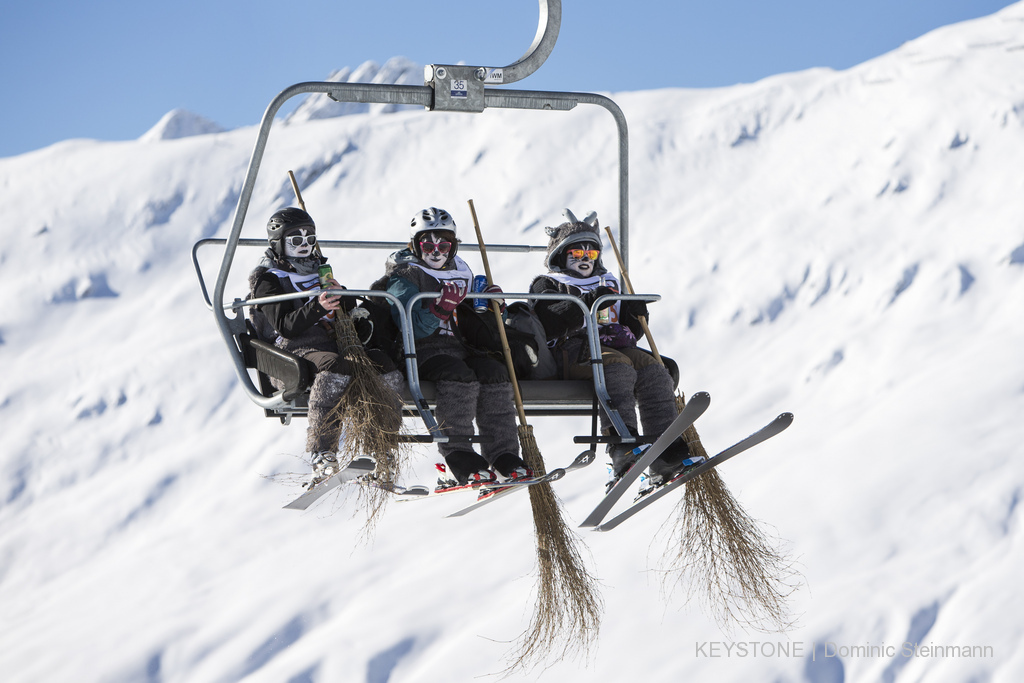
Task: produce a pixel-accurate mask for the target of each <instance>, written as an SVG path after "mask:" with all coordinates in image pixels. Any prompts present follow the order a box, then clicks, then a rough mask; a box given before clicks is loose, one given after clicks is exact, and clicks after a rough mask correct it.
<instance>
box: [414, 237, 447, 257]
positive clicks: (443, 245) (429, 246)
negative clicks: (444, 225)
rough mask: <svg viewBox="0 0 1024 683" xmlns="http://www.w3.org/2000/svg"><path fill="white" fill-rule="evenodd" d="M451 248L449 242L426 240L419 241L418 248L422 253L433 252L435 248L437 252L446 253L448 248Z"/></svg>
mask: <svg viewBox="0 0 1024 683" xmlns="http://www.w3.org/2000/svg"><path fill="white" fill-rule="evenodd" d="M451 248H452V243H451V242H430V241H428V240H424V241H422V242H420V249H421V250H422V251H423V253H424V254H433V253H434V251H435V250H436V251H437V252H438V253H439V254H447V253H448V250H449V249H451Z"/></svg>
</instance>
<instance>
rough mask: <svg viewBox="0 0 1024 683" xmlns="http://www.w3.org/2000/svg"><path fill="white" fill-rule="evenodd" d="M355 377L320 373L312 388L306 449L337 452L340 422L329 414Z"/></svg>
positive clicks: (310, 451) (310, 391)
mask: <svg viewBox="0 0 1024 683" xmlns="http://www.w3.org/2000/svg"><path fill="white" fill-rule="evenodd" d="M351 381H352V377H350V376H349V375H339V374H337V373H335V372H319V373H317V375H316V377H314V378H313V385H312V386H311V387H310V389H309V409H308V411H307V416H308V418H309V428H308V429H307V430H306V451H307V452H309V453H324V452H328V453H337V452H338V442H339V441H340V440H341V423H340V422H339V421H337V420H330V419H328V415H329V414H330V412H331V411H332V410H334V408H335V406H337V405H338V402H339V401H340V400H341V397H342V396H343V395H344V394H345V390H346V389H348V385H349V383H350V382H351Z"/></svg>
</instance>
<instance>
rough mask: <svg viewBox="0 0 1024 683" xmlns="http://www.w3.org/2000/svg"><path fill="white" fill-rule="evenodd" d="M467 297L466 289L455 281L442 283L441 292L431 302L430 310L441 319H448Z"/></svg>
mask: <svg viewBox="0 0 1024 683" xmlns="http://www.w3.org/2000/svg"><path fill="white" fill-rule="evenodd" d="M465 298H466V289H465V288H464V287H460V286H459V285H458V284H456V283H454V282H445V283H444V284H443V285H441V294H440V295H438V297H437V299H435V300H434V301H431V302H430V312H431V313H433V314H434V315H436V316H437V317H438V318H440V319H441V320H447V319H448V318H449V317H450V316H451V314H452V312H453V311H455V309H456V308H457V307H458V305H459V304H461V303H462V300H463V299H465Z"/></svg>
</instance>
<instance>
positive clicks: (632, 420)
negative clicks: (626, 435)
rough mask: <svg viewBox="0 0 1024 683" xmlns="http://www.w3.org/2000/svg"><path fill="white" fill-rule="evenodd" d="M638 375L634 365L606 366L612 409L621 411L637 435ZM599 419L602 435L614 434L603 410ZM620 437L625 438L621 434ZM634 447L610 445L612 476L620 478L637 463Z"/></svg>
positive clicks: (625, 421)
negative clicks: (635, 390) (633, 454)
mask: <svg viewBox="0 0 1024 683" xmlns="http://www.w3.org/2000/svg"><path fill="white" fill-rule="evenodd" d="M636 379H637V374H636V370H634V369H633V366H632V365H626V364H625V363H609V364H608V365H605V366H604V381H605V385H606V386H607V387H608V396H609V397H610V398H611V400H612V407H613V408H615V409H616V410H618V411H619V416H620V417H621V418H622V422H623V423H624V424H625V425H626V428H627V429H629V431H630V432H632V435H633V436H636V435H637V430H636V397H635V395H634V393H633V391H634V387H635V386H636ZM598 418H599V420H600V424H601V433H602V434H604V435H606V436H608V435H611V434H613V433H614V428H613V427H612V421H611V419H610V418H609V417H608V416H607V415H606V414H605V412H604V411H603V410H602V411H600V413H599V415H598ZM619 436H623V435H622V434H619ZM633 448H634V446H633V445H631V444H608V455H609V456H610V457H611V459H612V475H613V476H614V477H616V478H617V477H619V476H621V475H622V473H623V472H625V471H626V470H627V469H629V466H630V465H632V464H633V463H634V462H636V458H633V457H631V455H630V454H631V453H632V451H633Z"/></svg>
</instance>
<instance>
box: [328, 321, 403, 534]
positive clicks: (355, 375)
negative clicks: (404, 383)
mask: <svg viewBox="0 0 1024 683" xmlns="http://www.w3.org/2000/svg"><path fill="white" fill-rule="evenodd" d="M334 330H335V334H336V336H337V340H338V352H339V354H340V355H341V356H342V357H343V358H345V359H346V360H347V361H348V362H349V365H350V367H351V368H352V380H351V382H350V383H349V387H348V390H347V391H346V392H345V393H344V394H343V395H342V397H341V400H340V401H339V402H338V405H336V406H335V407H334V408H333V409H332V410H331V411H330V413H329V414H328V416H327V419H326V420H325V421H324V422H325V424H324V425H323V430H325V431H328V432H330V431H334V433H337V431H335V430H338V429H339V427H340V432H341V434H342V435H343V436H342V440H341V443H340V444H339V454H340V455H341V456H342V457H343V460H342V462H343V463H347V462H351V460H352V459H353V458H355V457H357V456H363V455H368V456H371V457H372V458H373V459H374V460H375V461H376V463H377V466H376V468H375V469H374V473H373V477H372V481H368V482H365V483H364V485H363V486H360V487H359V491H360V507H361V509H362V510H363V512H364V514H365V522H364V524H363V535H364V537H365V538H366V539H369V538H370V537H371V536H372V533H373V530H374V528H375V525H376V523H377V522H378V521H379V520H380V518H381V515H382V514H383V512H384V509H385V508H386V506H387V502H388V501H389V500H390V493H389V491H388V489H389V488H390V487H391V486H393V485H394V484H396V483H397V482H398V479H399V476H400V475H401V472H402V470H403V467H404V465H405V459H406V456H405V454H404V453H403V452H402V449H401V448H400V447H399V441H398V436H399V433H400V431H401V427H402V417H401V399H400V398H399V397H398V396H397V395H396V394H395V392H394V390H392V389H391V387H389V386H388V385H387V383H385V382H384V380H383V379H382V378H381V376H380V370H379V368H378V367H377V366H376V365H374V364H373V362H372V361H371V360H370V359H369V357H368V356H367V355H366V351H365V350H364V349H363V344H362V342H361V341H360V339H359V335H358V334H357V333H356V330H355V326H354V325H353V323H352V320H351V318H349V317H348V316H347V315H346V314H345V313H344V312H343V311H340V310H339V311H335V318H334Z"/></svg>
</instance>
